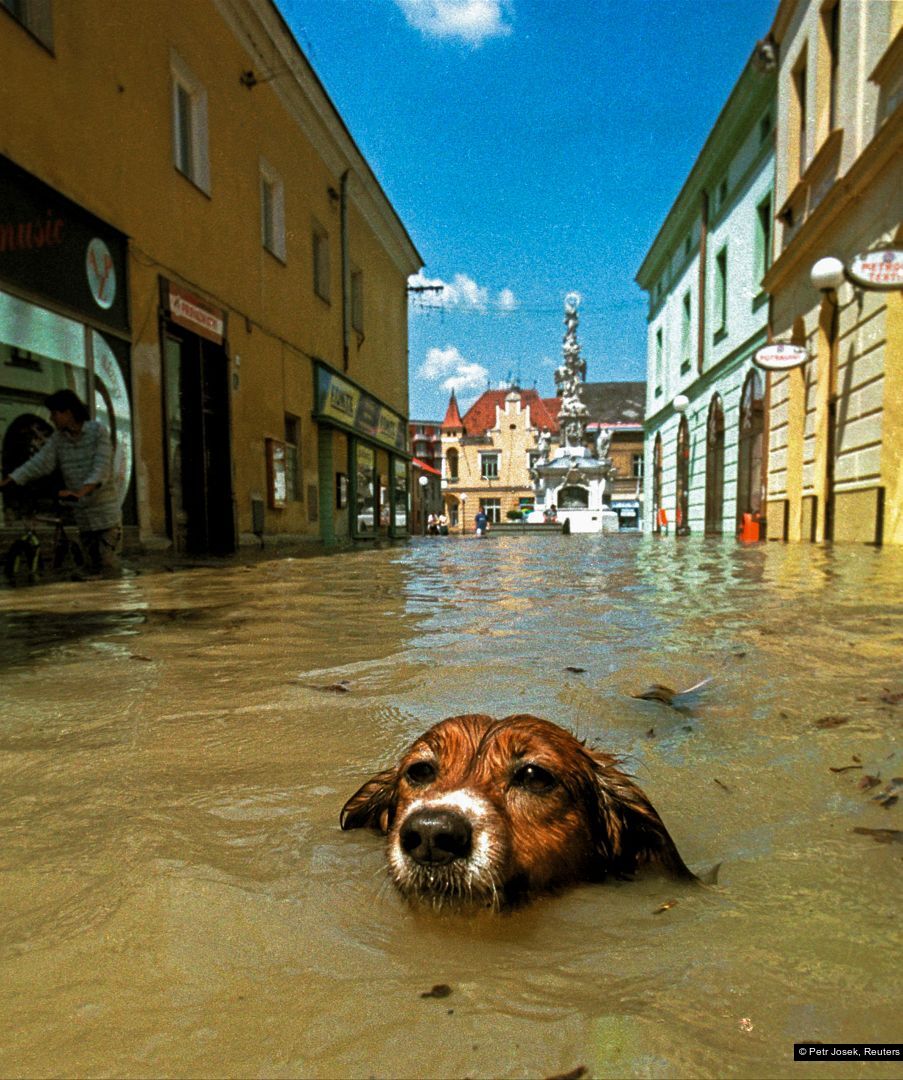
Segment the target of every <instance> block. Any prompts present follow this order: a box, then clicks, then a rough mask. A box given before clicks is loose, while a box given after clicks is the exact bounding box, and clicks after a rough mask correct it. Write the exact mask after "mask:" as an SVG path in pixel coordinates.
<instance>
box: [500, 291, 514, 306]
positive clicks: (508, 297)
mask: <svg viewBox="0 0 903 1080" xmlns="http://www.w3.org/2000/svg"><path fill="white" fill-rule="evenodd" d="M498 306H499V307H500V308H501V309H502V311H514V309H515V308H516V307H517V297H516V296H515V295H514V293H513V292H512V291H511V289H502V291H501V292H500V293H499V298H498Z"/></svg>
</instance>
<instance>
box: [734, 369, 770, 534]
mask: <svg viewBox="0 0 903 1080" xmlns="http://www.w3.org/2000/svg"><path fill="white" fill-rule="evenodd" d="M763 396H764V388H763V384H762V376H761V375H760V374H759V372H758V371H757V370H756V369H755V368H753V369H752V370H751V371H750V373H749V374H748V375H747V376H746V382H745V383H744V384H743V396H742V397H741V398H740V437H739V441H738V446H737V528H738V529H739V527H740V524H741V522H742V520H743V515H744V514H760V513H761V512H762V453H763V449H764V447H763V440H764V434H765V411H764V402H763Z"/></svg>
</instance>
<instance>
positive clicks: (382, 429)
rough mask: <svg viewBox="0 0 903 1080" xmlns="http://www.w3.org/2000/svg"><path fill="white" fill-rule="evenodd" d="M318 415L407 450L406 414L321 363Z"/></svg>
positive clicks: (369, 437) (396, 447)
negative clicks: (401, 414)
mask: <svg viewBox="0 0 903 1080" xmlns="http://www.w3.org/2000/svg"><path fill="white" fill-rule="evenodd" d="M317 415H318V416H319V417H320V418H322V419H324V420H331V421H333V423H336V424H338V425H339V426H340V427H343V428H347V429H348V430H349V431H353V432H354V433H355V434H358V435H365V436H366V437H367V438H368V439H371V440H372V441H373V442H376V443H380V444H381V445H382V446H388V447H389V448H390V449H392V450H401V451H402V452H404V451H406V450H407V442H408V440H407V424H406V423H405V419H404V417H403V416H399V414H398V413H397V412H395V411H394V409H390V408H389V407H388V405H383V403H382V402H381V401H378V400H377V399H376V398H375V397H371V396H370V394H366V393H364V391H363V390H361V389H360V388H359V387H357V386H355V385H354V383H351V382H349V381H348V380H347V379H343V378H342V377H341V376H340V375H337V374H336V373H335V372H334V371H331V370H330V369H329V368H327V367H324V366H323V365H321V364H318V365H317Z"/></svg>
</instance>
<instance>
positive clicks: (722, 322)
mask: <svg viewBox="0 0 903 1080" xmlns="http://www.w3.org/2000/svg"><path fill="white" fill-rule="evenodd" d="M714 307H715V310H714V312H713V314H714V316H715V336H716V337H717V336H718V335H719V334H722V333H723V332H724V331H725V330H726V329H727V248H726V247H725V248H722V249H721V250H720V251H719V252H718V254H717V255H716V256H715V296H714Z"/></svg>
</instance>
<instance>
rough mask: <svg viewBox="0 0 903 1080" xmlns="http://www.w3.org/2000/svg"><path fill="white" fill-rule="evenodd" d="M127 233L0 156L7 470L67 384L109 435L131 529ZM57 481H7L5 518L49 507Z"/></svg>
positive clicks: (30, 446) (2, 429)
mask: <svg viewBox="0 0 903 1080" xmlns="http://www.w3.org/2000/svg"><path fill="white" fill-rule="evenodd" d="M127 254H128V242H127V239H126V237H125V236H124V235H123V234H122V233H120V232H118V231H117V230H116V229H114V228H113V227H112V226H110V225H107V224H106V223H105V222H103V221H101V220H100V219H99V218H97V217H95V216H94V215H93V214H91V213H90V212H89V211H87V210H85V209H84V208H83V207H81V206H79V205H78V204H77V203H74V202H73V201H72V200H70V199H68V198H66V197H65V196H64V195H61V194H60V193H59V192H57V191H55V190H54V189H53V188H51V187H49V186H48V185H47V184H45V183H43V182H42V181H41V180H39V179H37V177H34V176H32V175H30V174H29V173H27V172H25V171H24V170H23V169H21V168H19V167H18V166H17V165H16V164H15V163H14V162H12V161H10V160H9V159H8V158H6V157H3V156H0V448H2V467H3V472H4V474H5V473H8V472H10V471H11V470H12V469H14V468H16V467H17V466H18V465H21V464H22V463H23V461H25V460H26V459H27V458H29V457H30V456H31V455H32V454H33V453H34V452H35V451H36V450H37V449H38V448H39V446H40V445H41V444H42V443H43V442H44V440H45V439H46V438H47V436H48V435H50V434H51V432H52V427H51V425H50V423H49V416H48V413H47V410H46V409H45V408H44V405H43V402H44V398H45V397H46V396H47V395H48V394H50V393H52V392H53V391H54V390H60V389H69V390H74V391H75V393H77V394H78V396H79V397H80V398H81V399H82V400H83V401H84V402H85V403H86V404H87V406H88V410H89V412H90V415H91V417H92V419H96V420H99V421H100V422H101V423H103V424H104V425H105V426H106V427H107V429H108V430H109V432H110V435H111V437H112V442H113V448H114V458H113V462H114V483H115V485H116V489H117V492H118V495H119V500H120V504H121V505H122V511H123V524H124V525H125V526H126V529H127V536H126V539H127V542H128V540H129V533H131V534H132V535H134V532H135V530H134V529H133V528H132V529H129V527H130V526H135V525H136V524H137V518H136V509H135V497H134V490H133V467H132V460H133V425H132V405H131V392H130V385H129V384H130V376H129V368H130V347H129V343H130V334H129V312H128V258H127ZM57 489H58V484H55V483H54V482H53V478H52V477H51V478H49V479H48V483H45V484H44V485H43V486H41V485H37V484H36V485H34V486H29V487H28V488H23V489H16V488H6V489H5V490H4V507H3V513H4V523H5V524H6V525H15V524H16V522H17V520H18V519H19V518H21V516H22V515H23V514H31V513H33V512H35V511H47V510H52V509H53V506H54V499H55V493H56V490H57Z"/></svg>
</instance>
